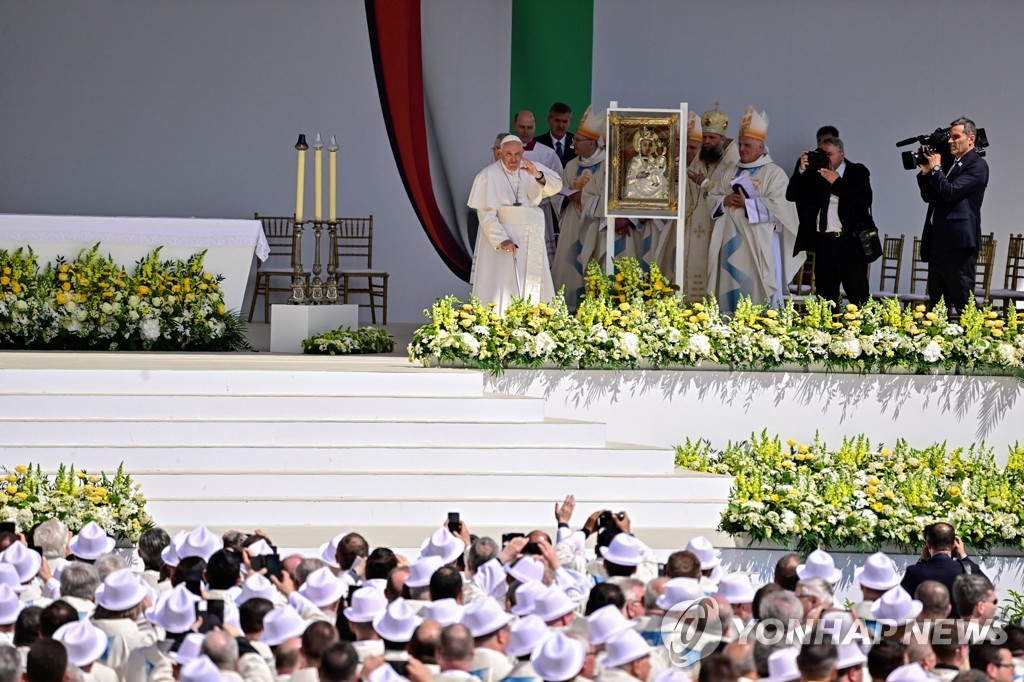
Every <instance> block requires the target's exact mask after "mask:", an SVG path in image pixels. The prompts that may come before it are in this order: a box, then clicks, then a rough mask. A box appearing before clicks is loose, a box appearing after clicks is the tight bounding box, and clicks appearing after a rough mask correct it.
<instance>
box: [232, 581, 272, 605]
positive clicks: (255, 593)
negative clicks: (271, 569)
mask: <svg viewBox="0 0 1024 682" xmlns="http://www.w3.org/2000/svg"><path fill="white" fill-rule="evenodd" d="M276 594H277V588H276V587H274V584H273V583H272V582H270V581H269V580H267V577H266V576H265V575H263V574H262V573H253V574H252V575H250V576H249V577H248V578H246V579H245V582H244V583H242V591H241V592H239V593H238V596H237V597H235V604H237V605H238V606H241V605H242V604H244V603H245V602H247V601H249V600H250V599H256V598H257V597H258V598H260V599H267V600H269V601H273V600H274V595H276Z"/></svg>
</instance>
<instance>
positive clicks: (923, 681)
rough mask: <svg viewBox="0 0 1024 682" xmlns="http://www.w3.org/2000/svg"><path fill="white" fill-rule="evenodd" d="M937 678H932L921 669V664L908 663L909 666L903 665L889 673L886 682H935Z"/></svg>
mask: <svg viewBox="0 0 1024 682" xmlns="http://www.w3.org/2000/svg"><path fill="white" fill-rule="evenodd" d="M934 681H935V678H934V677H932V676H931V675H929V674H928V673H927V671H925V669H924V668H923V667H921V664H920V663H908V664H907V665H901V666H900V667H898V668H896V669H895V670H893V671H892V672H891V673H889V676H888V677H886V678H885V682H934Z"/></svg>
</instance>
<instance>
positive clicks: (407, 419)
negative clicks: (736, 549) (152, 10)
mask: <svg viewBox="0 0 1024 682" xmlns="http://www.w3.org/2000/svg"><path fill="white" fill-rule="evenodd" d="M0 462H2V463H3V464H5V465H7V466H8V467H13V466H14V465H16V464H27V463H29V462H31V463H39V464H41V465H42V467H43V469H44V470H47V471H53V470H55V469H56V467H57V465H58V464H59V463H61V462H64V463H67V464H75V465H76V466H77V467H78V468H80V469H86V470H88V471H90V472H96V471H100V470H103V471H113V470H114V469H116V468H117V466H118V465H119V464H120V463H121V462H124V465H125V469H126V470H127V471H128V472H129V473H131V474H132V475H133V476H134V477H135V479H136V480H137V481H138V482H139V483H141V484H142V491H143V493H144V494H145V495H146V497H147V499H148V500H149V507H148V508H149V511H150V513H151V515H152V516H153V518H154V519H155V520H156V522H157V523H158V524H159V525H161V526H163V527H164V528H166V529H167V530H168V531H170V532H172V533H173V532H175V531H176V530H177V529H179V528H184V527H192V526H195V525H198V524H200V523H205V524H206V525H208V526H210V527H211V528H214V529H217V530H224V529H227V528H238V529H242V530H251V529H253V528H262V529H263V530H265V531H267V532H268V534H270V535H271V537H272V538H273V539H274V540H275V541H276V542H277V543H278V544H279V545H280V546H282V547H302V548H306V547H315V546H317V545H319V544H320V543H321V542H323V541H325V540H326V539H327V538H329V537H331V536H332V535H334V534H336V533H338V532H342V531H346V530H359V531H360V532H362V533H363V534H364V535H366V537H367V539H368V540H369V541H370V543H371V544H373V545H390V546H395V547H417V546H419V544H420V542H421V540H422V539H423V538H424V537H425V536H426V535H427V534H428V533H429V532H430V531H431V530H432V529H434V528H436V527H437V526H438V525H440V524H441V522H442V521H443V520H444V519H445V518H446V514H447V513H448V512H449V511H458V512H459V513H460V514H461V515H462V518H463V519H464V520H465V522H466V523H467V524H468V525H469V528H470V530H471V531H472V532H474V533H476V534H487V535H491V536H492V537H496V538H497V537H500V534H501V533H502V532H508V531H515V530H517V531H528V530H531V529H534V528H544V529H548V530H551V529H552V528H553V526H554V516H553V506H554V502H555V501H560V500H562V499H563V498H564V497H565V496H566V495H567V494H569V493H572V494H574V495H575V496H576V500H577V512H576V518H574V520H573V525H574V526H578V525H579V524H582V522H583V521H584V520H585V518H586V516H587V515H588V514H589V513H590V512H591V511H593V510H595V509H600V508H603V507H610V508H612V509H614V510H620V509H625V510H628V512H629V514H630V517H631V519H632V521H633V526H634V529H635V531H636V532H637V534H638V535H639V536H640V537H641V538H643V539H645V540H646V541H647V542H648V543H649V544H651V545H652V546H653V547H655V548H661V549H672V548H678V547H681V546H683V545H684V544H685V543H686V541H687V540H688V539H689V537H691V536H692V535H694V534H697V533H703V534H711V533H712V531H711V530H710V529H713V528H714V527H715V526H717V524H718V519H719V516H720V514H721V511H722V509H723V508H724V505H725V504H726V500H727V498H728V493H729V488H730V486H731V483H732V481H731V479H729V478H728V477H720V476H711V475H706V474H697V473H692V472H676V471H675V467H674V454H673V452H672V451H670V450H662V449H655V448H648V447H645V446H635V445H627V444H622V443H608V442H606V440H605V427H604V425H603V424H599V423H592V422H580V421H570V420H565V419H545V417H544V401H543V400H542V399H539V398H522V397H513V396H503V395H494V394H486V393H484V390H483V374H482V373H480V372H475V371H468V370H442V369H421V368H415V367H412V366H409V365H407V364H405V363H404V362H403V361H402V360H400V359H397V358H393V357H389V358H373V359H365V358H364V359H338V358H322V357H294V358H290V359H282V358H280V357H276V358H274V357H267V356H254V355H229V356H218V355H206V356H197V355H174V354H75V353H66V354H65V353H61V354H35V353H10V354H2V357H0Z"/></svg>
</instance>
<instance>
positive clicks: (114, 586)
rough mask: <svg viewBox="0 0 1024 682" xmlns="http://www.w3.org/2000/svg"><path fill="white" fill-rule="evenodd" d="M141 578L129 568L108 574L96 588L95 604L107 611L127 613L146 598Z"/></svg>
mask: <svg viewBox="0 0 1024 682" xmlns="http://www.w3.org/2000/svg"><path fill="white" fill-rule="evenodd" d="M146 594H147V593H146V590H145V588H143V587H142V578H140V577H139V576H137V575H135V574H134V573H132V570H131V569H130V568H122V569H120V570H118V571H114V572H112V573H108V574H107V577H106V578H104V579H103V584H102V585H100V586H99V587H98V588H96V604H97V605H99V606H102V607H103V608H105V609H107V610H108V611H127V610H128V609H130V608H132V607H133V606H135V605H136V604H138V603H139V602H141V601H142V600H143V599H145V598H146Z"/></svg>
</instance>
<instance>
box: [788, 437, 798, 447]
mask: <svg viewBox="0 0 1024 682" xmlns="http://www.w3.org/2000/svg"><path fill="white" fill-rule="evenodd" d="M786 445H788V446H789V447H791V448H793V447H796V441H795V440H793V439H792V438H790V439H789V440H787V441H786Z"/></svg>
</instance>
